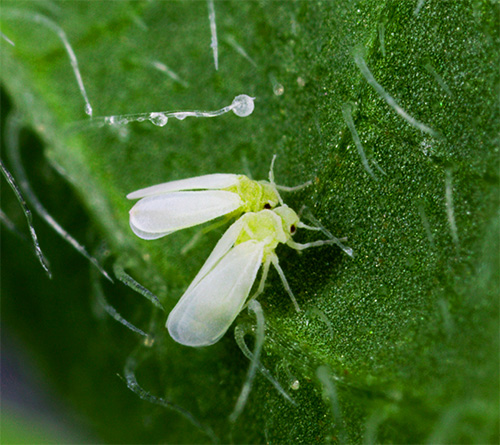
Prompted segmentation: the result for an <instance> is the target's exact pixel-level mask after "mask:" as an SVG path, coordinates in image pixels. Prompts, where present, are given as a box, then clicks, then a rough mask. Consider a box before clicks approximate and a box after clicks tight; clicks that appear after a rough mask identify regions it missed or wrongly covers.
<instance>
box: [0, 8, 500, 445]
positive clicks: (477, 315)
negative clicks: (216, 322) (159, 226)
mask: <svg viewBox="0 0 500 445" xmlns="http://www.w3.org/2000/svg"><path fill="white" fill-rule="evenodd" d="M1 8H2V17H1V29H2V33H3V34H4V35H5V36H6V37H8V38H9V39H10V40H11V41H12V42H14V44H15V46H12V45H10V44H8V43H7V42H6V41H2V51H1V62H2V69H1V81H2V85H3V87H4V88H5V90H6V92H7V94H8V96H9V97H10V100H11V101H12V106H13V109H15V110H18V111H19V112H20V113H22V116H23V119H24V125H25V128H26V129H27V130H29V132H28V131H23V133H22V134H21V142H22V156H23V159H24V163H25V164H26V169H27V170H28V176H29V178H30V180H31V181H32V186H33V188H34V189H35V192H36V193H37V194H38V197H39V198H40V199H41V201H42V202H43V203H44V204H45V205H46V207H47V208H48V209H49V212H50V213H51V214H53V215H54V216H55V217H56V219H58V220H59V221H60V222H61V224H62V225H63V226H64V227H65V228H66V229H67V230H68V231H69V232H70V233H72V234H74V236H75V238H77V239H79V240H80V241H82V242H84V244H86V245H87V246H93V249H94V250H95V252H96V255H99V257H100V258H101V259H102V261H103V262H104V265H105V267H106V268H107V270H108V271H111V270H112V269H113V264H117V265H119V267H123V268H124V270H125V271H126V272H127V273H129V274H130V275H131V276H132V277H134V279H136V280H137V281H139V282H140V283H141V284H142V285H144V286H145V287H146V288H148V289H150V290H151V291H152V292H153V293H154V294H156V295H157V296H158V298H159V299H160V301H161V304H162V305H163V306H164V307H165V309H166V312H169V311H170V310H171V309H172V308H173V306H174V305H175V303H176V301H177V300H178V298H179V297H180V296H181V295H182V293H183V291H184V290H185V289H186V287H187V286H188V285H189V283H190V280H192V278H193V277H194V275H195V274H196V272H197V270H198V269H199V268H200V267H201V265H202V264H203V261H204V260H205V258H206V257H207V256H208V255H209V253H210V251H211V249H212V248H213V246H214V245H215V243H216V242H217V240H218V238H219V237H220V236H221V235H222V233H223V230H224V229H221V230H217V231H214V232H211V233H208V234H206V235H205V236H204V237H203V238H202V241H201V242H199V243H198V244H197V245H196V247H195V248H194V249H192V250H191V251H190V252H189V253H188V254H187V255H181V253H180V252H181V249H182V247H183V246H184V245H185V244H186V243H187V242H188V241H189V240H190V239H191V238H192V237H193V236H194V235H195V234H196V233H197V231H198V230H199V228H195V229H192V230H186V231H183V232H179V233H175V234H172V235H170V236H168V237H165V238H162V239H159V240H154V241H143V240H140V239H138V238H137V237H135V236H134V235H133V233H132V232H131V231H130V229H129V227H128V210H129V209H130V207H131V204H132V203H131V202H130V201H128V200H127V199H126V198H125V196H126V194H127V193H129V192H131V191H133V190H136V189H139V188H142V187H146V186H149V185H153V184H157V183H161V182H166V181H169V180H174V179H181V178H187V177H192V176H196V175H201V174H210V173H222V172H228V173H244V174H248V175H251V176H252V177H253V178H255V179H264V178H266V177H267V172H268V169H269V164H270V161H271V158H272V155H273V154H277V155H278V158H277V162H276V167H275V175H276V180H277V182H278V183H280V184H286V185H295V184H300V183H303V182H305V181H307V180H310V179H313V181H314V184H313V185H312V186H310V187H308V188H306V189H304V190H302V191H300V192H297V193H293V194H292V193H290V194H286V196H285V202H286V203H287V204H289V205H290V206H291V207H292V208H294V209H296V210H297V211H298V210H300V209H301V208H302V206H304V205H305V206H307V207H308V208H309V210H310V212H311V213H312V214H313V215H314V216H315V217H316V218H317V219H318V220H320V221H321V223H322V225H323V226H324V227H325V228H326V229H327V230H329V231H330V232H332V233H333V234H334V235H336V236H338V237H339V238H341V237H347V238H348V241H346V244H347V245H349V246H350V247H351V248H352V249H353V251H354V257H353V258H350V257H348V256H347V255H345V254H344V253H343V252H342V251H341V250H340V249H338V248H336V247H335V248H334V247H329V246H327V247H322V248H317V249H310V250H307V251H305V252H304V253H303V254H301V255H298V254H296V253H295V252H293V251H292V250H291V249H289V248H287V247H279V248H278V251H277V252H278V255H279V258H280V264H281V265H282V267H283V269H284V272H285V274H286V276H287V278H288V280H289V282H290V286H291V288H292V289H293V290H294V293H295V295H296V297H297V300H298V302H299V304H300V306H301V308H302V312H301V313H299V314H297V313H296V312H295V310H294V308H293V305H292V304H291V302H290V301H289V298H288V296H287V294H286V292H285V290H284V289H283V288H282V285H281V283H280V280H279V277H278V276H277V274H275V273H271V274H270V277H269V279H268V282H267V286H266V289H265V292H264V294H263V295H262V296H261V297H260V299H259V301H260V303H261V304H262V307H263V310H264V314H265V318H266V337H265V343H264V349H263V356H262V357H261V360H262V363H263V365H264V366H265V367H266V368H267V369H268V370H269V372H270V373H271V375H272V376H274V378H275V379H276V380H277V381H278V382H279V383H280V384H281V386H282V387H283V388H284V390H285V391H286V392H287V393H288V394H289V395H290V396H291V397H292V398H293V399H294V401H295V405H294V404H291V403H290V402H288V401H287V400H285V398H284V397H283V396H282V395H281V394H280V393H279V392H278V391H277V390H276V389H275V388H274V386H273V385H272V384H271V383H270V382H268V381H267V380H266V379H265V378H263V376H262V375H261V374H259V375H258V376H257V378H256V380H255V382H254V386H253V390H252V392H251V394H250V397H249V400H248V403H247V405H246V406H245V409H244V411H243V414H242V415H241V416H240V417H239V418H238V420H237V421H236V423H234V424H232V423H231V422H230V421H229V420H228V417H229V415H230V414H231V412H232V410H233V408H234V405H235V403H236V400H237V398H238V395H239V392H240V390H241V387H242V385H243V382H244V379H245V375H246V370H247V368H248V366H249V362H248V360H247V359H246V358H245V356H244V355H243V354H242V352H241V351H240V349H239V348H238V346H237V344H236V342H235V340H234V335H233V332H232V331H233V328H231V329H230V330H229V332H228V333H227V334H226V336H225V337H224V338H223V339H222V340H221V341H220V342H219V343H217V344H216V345H214V346H211V347H207V348H201V349H192V348H188V347H185V346H182V345H179V344H176V343H174V342H173V340H171V339H170V337H169V336H168V333H167V331H166V329H165V328H164V323H165V319H166V314H165V313H164V312H162V311H161V310H159V309H158V308H156V307H155V306H153V305H152V304H151V302H150V301H148V300H146V299H145V298H143V297H142V296H140V295H139V294H136V293H134V292H132V291H131V290H130V289H128V288H127V287H125V286H124V285H122V284H120V283H118V282H115V283H114V284H110V283H104V280H103V279H102V278H101V277H99V274H98V272H96V270H95V268H94V267H93V266H90V265H88V263H85V262H84V261H83V260H82V259H80V257H77V254H76V253H75V252H74V251H72V250H70V249H69V248H68V247H66V246H65V245H64V243H63V242H62V241H59V240H58V239H57V238H56V237H55V235H52V234H51V233H49V231H48V230H45V228H40V233H39V240H40V244H41V247H42V249H43V250H44V252H45V254H46V255H47V256H48V258H49V260H51V261H52V263H53V264H52V266H53V269H54V270H53V275H54V277H55V278H54V280H53V281H52V282H49V281H48V279H47V278H46V277H45V276H44V275H43V271H42V270H41V267H40V265H39V264H38V263H37V262H36V261H37V260H36V258H35V257H34V255H33V254H32V252H31V251H30V247H29V245H26V246H24V247H19V241H18V240H16V239H15V238H12V237H7V236H6V237H4V238H5V242H4V247H3V249H2V254H3V259H4V262H3V267H2V295H3V299H2V300H3V306H4V307H3V309H4V311H3V312H4V315H3V318H4V319H5V321H6V324H7V326H8V327H9V328H10V329H11V330H12V332H14V333H15V334H16V335H17V336H19V337H20V338H22V339H23V340H24V342H25V343H26V344H28V345H29V346H28V347H29V349H31V350H32V351H33V353H34V354H35V355H36V356H37V357H38V361H39V362H40V364H41V367H42V369H43V370H44V373H45V374H46V375H47V376H48V377H49V378H50V379H51V381H52V382H53V384H54V386H55V387H56V388H57V390H58V392H59V393H60V394H61V395H62V397H63V398H65V399H66V400H68V401H70V402H71V403H72V405H73V406H74V407H75V408H76V409H77V410H78V411H79V412H81V413H83V414H84V415H85V416H86V418H87V419H88V422H90V424H91V425H92V426H91V427H90V428H91V429H92V430H93V431H94V432H95V433H96V434H97V435H99V437H100V439H101V440H103V441H106V442H113V443H119V442H143V443H145V442H169V443H176V442H183V443H193V442H196V443H200V442H210V441H211V440H212V439H213V436H212V435H211V434H212V433H211V431H213V434H214V435H215V436H216V437H217V438H218V440H219V441H220V442H223V443H227V442H234V443H263V442H267V443H308V444H309V443H316V442H318V443H325V442H334V443H335V442H356V443H358V442H365V443H373V442H382V443H405V442H413V443H417V442H419V443H421V442H429V443H463V442H474V443H495V442H497V441H498V427H499V425H498V406H499V405H498V402H499V400H498V394H499V372H498V369H499V360H498V358H499V357H498V348H499V342H498V327H499V325H498V295H499V293H500V289H499V281H500V279H499V270H500V268H499V265H500V262H499V249H500V243H499V233H500V232H499V229H500V227H499V211H498V209H499V196H500V190H499V174H498V172H499V170H498V161H499V159H498V151H499V148H498V147H499V142H500V141H499V134H500V132H499V113H498V110H499V103H498V97H499V94H498V93H499V91H500V90H499V72H498V66H499V62H500V57H499V44H500V42H499V40H500V38H499V37H498V29H499V25H500V23H499V16H500V14H499V13H500V11H499V5H498V3H497V2H494V1H486V0H483V1H481V0H478V1H471V2H468V1H462V2H430V1H422V0H419V1H405V2H400V1H387V2H379V1H368V0H366V1H359V2H356V3H355V2H351V1H346V0H342V1H335V2H328V1H327V2H312V1H298V2H267V1H260V2H241V1H240V2H238V1H224V2H222V1H216V2H215V11H216V23H217V35H218V40H219V47H218V53H219V70H218V71H215V68H214V62H213V55H212V51H211V47H210V43H211V36H210V26H209V18H208V11H209V9H208V7H207V3H206V2H99V1H95V2H90V3H87V2H51V1H47V2H18V1H16V2H10V1H4V2H2V5H1ZM40 16H43V17H46V18H48V19H50V20H51V22H50V23H52V22H53V23H55V24H57V26H59V27H60V28H61V29H62V30H64V32H65V34H66V36H67V39H68V41H69V42H70V44H71V45H72V48H73V50H74V53H75V55H76V57H77V59H78V65H79V68H80V71H81V77H82V80H83V84H84V86H85V89H86V93H87V95H88V98H89V100H90V103H91V105H92V108H93V112H94V116H110V115H124V114H131V113H140V112H156V111H164V110H167V111H170V110H171V111H179V110H182V111H185V110H217V109H220V108H223V107H224V106H227V105H229V104H230V103H231V102H232V100H233V98H234V97H235V96H236V95H238V94H242V93H244V94H248V95H250V96H255V97H256V101H255V111H254V112H253V114H252V115H251V116H249V117H246V118H240V117H237V116H235V115H234V114H232V113H228V114H224V115H221V116H219V117H216V118H186V119H185V120H176V119H173V118H171V119H170V120H169V121H168V123H167V124H166V125H165V126H163V127H159V126H155V125H153V124H152V123H150V122H135V123H130V124H128V125H126V126H121V127H113V126H99V125H96V123H95V121H94V122H93V121H89V119H88V118H87V117H86V115H85V113H84V107H85V102H84V98H83V96H82V94H81V92H80V90H79V88H78V84H77V81H76V79H75V76H74V73H73V71H72V67H71V64H70V59H69V58H68V54H67V53H66V51H65V48H64V46H63V44H62V42H61V40H60V39H59V38H58V36H57V33H56V32H54V28H53V27H52V28H51V25H50V26H48V25H47V22H46V21H45V19H40ZM234 42H236V43H237V45H239V46H240V47H241V48H243V49H244V51H245V52H246V53H247V54H248V55H249V56H250V57H251V59H252V61H253V63H252V62H251V61H249V60H247V59H246V58H245V57H243V56H242V55H241V54H240V53H239V52H238V51H237V49H236V47H235V44H234ZM158 63H161V64H164V65H166V66H167V67H168V68H169V69H170V70H172V71H174V72H175V73H176V74H177V76H178V77H179V79H181V80H180V81H178V80H176V79H175V78H172V77H170V76H169V75H167V74H166V72H165V70H163V71H162V70H161V69H158V67H160V68H161V65H158ZM155 64H156V65H155ZM155 66H156V68H155ZM375 83H376V84H378V85H379V86H380V87H377V86H376V84H375ZM389 97H390V98H392V99H389ZM349 116H351V118H352V122H351V120H350V119H349ZM4 118H5V115H4ZM416 122H417V123H420V124H421V125H419V124H417V123H416ZM4 127H5V126H4V125H2V128H4ZM422 130H423V131H422ZM8 131H9V130H8ZM10 131H12V130H10ZM356 134H357V135H358V137H359V143H358V144H356V141H355V139H356V136H355V135H356ZM7 136H9V134H7ZM40 145H42V146H43V157H42V156H40V149H39V146H40ZM360 147H362V150H363V152H362V153H363V154H360V153H361V148H360ZM37 150H38V151H37ZM2 155H3V154H2ZM363 156H365V157H366V159H365V160H364V159H363ZM50 166H54V167H57V170H58V171H63V172H64V180H65V181H68V182H69V183H70V184H71V186H72V189H71V190H69V189H68V187H67V186H66V185H65V183H64V181H63V180H61V179H60V178H58V177H57V175H56V174H55V173H54V171H53V170H51V169H50ZM3 196H4V200H3V202H2V206H3V210H4V212H5V213H6V214H7V215H9V217H10V218H11V219H12V220H13V221H14V222H15V223H17V224H18V225H19V227H21V228H22V227H24V226H23V224H25V222H24V220H23V219H22V215H20V214H19V213H20V211H19V209H18V208H17V206H16V202H15V199H14V197H13V196H11V194H10V193H9V192H6V193H4V195H3ZM75 197H77V198H78V200H77V199H75ZM35 226H36V227H37V229H38V226H42V223H41V221H40V220H35ZM23 230H24V229H23ZM313 239H315V234H314V233H308V232H306V233H298V234H297V240H299V241H302V242H306V241H310V240H313ZM102 242H104V243H105V250H106V252H105V253H103V252H102V251H103V249H102V244H101V243H102ZM7 258H8V259H9V260H8V262H7V263H6V261H5V260H6V259H7ZM89 268H91V269H92V270H91V273H90V275H89V272H88V270H89ZM27 276H28V277H29V282H26V277H27ZM100 287H102V288H103V289H102V290H103V295H104V296H105V298H106V299H107V301H108V303H109V304H110V305H112V306H113V307H114V308H116V310H117V311H118V312H119V313H120V314H121V316H123V317H124V318H125V319H126V320H128V321H129V322H131V323H133V324H134V325H135V326H137V327H139V328H140V329H141V330H143V331H145V332H147V333H148V334H150V337H148V338H146V339H144V338H143V337H141V336H140V335H137V334H135V333H133V332H131V331H129V330H127V329H126V328H125V327H124V326H123V325H121V324H118V323H117V322H116V321H115V320H113V319H112V318H111V317H109V316H107V315H106V314H105V313H104V312H103V310H102V308H100V309H99V306H98V305H96V304H95V303H96V295H97V294H99V292H100ZM21 303H22V304H21ZM235 326H237V327H239V329H241V330H243V331H244V332H247V335H246V336H245V339H246V340H247V342H248V343H249V347H250V349H252V338H253V334H252V329H253V327H254V326H255V320H254V318H253V316H252V315H251V314H247V313H246V311H244V312H243V313H242V314H241V315H240V317H239V318H238V319H237V321H236V323H235ZM132 365H134V366H132ZM126 366H127V367H126ZM127 373H128V374H127ZM116 374H119V375H120V376H121V377H122V379H124V380H122V379H119V378H117V377H116ZM127 375H129V376H130V375H133V376H134V377H135V378H136V380H137V384H138V385H140V387H141V388H143V389H144V391H145V392H144V393H141V395H142V396H143V398H145V399H147V400H141V399H140V398H139V397H138V395H137V394H134V393H132V392H130V391H129V390H128V389H127V385H126V381H125V380H126V376H127ZM128 383H129V386H133V385H131V384H130V380H129V382H128ZM135 389H136V390H137V387H135ZM153 397H154V398H153ZM160 399H161V400H160ZM151 402H153V403H151ZM170 403H173V404H175V405H176V406H178V407H180V408H182V410H185V411H186V412H188V413H190V414H189V416H192V417H193V418H194V419H196V420H195V421H194V425H195V426H193V423H192V422H191V421H190V419H189V418H188V417H189V416H186V415H183V414H180V413H179V412H178V411H175V410H171V409H169V408H168V407H165V405H169V404H170ZM200 425H201V426H200Z"/></svg>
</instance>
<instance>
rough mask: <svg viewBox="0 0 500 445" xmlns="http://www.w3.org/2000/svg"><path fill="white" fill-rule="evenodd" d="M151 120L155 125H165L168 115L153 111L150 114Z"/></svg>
mask: <svg viewBox="0 0 500 445" xmlns="http://www.w3.org/2000/svg"><path fill="white" fill-rule="evenodd" d="M149 121H150V122H151V123H152V124H154V125H158V126H159V127H164V126H165V125H167V122H168V117H167V116H165V115H164V114H163V113H151V114H150V115H149Z"/></svg>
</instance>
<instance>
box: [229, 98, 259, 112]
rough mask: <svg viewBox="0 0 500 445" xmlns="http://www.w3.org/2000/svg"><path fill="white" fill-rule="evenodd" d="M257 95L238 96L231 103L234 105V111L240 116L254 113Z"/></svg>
mask: <svg viewBox="0 0 500 445" xmlns="http://www.w3.org/2000/svg"><path fill="white" fill-rule="evenodd" d="M254 99H255V97H250V96H247V95H246V94H240V95H239V96H236V97H235V98H234V100H233V103H232V104H231V105H232V106H233V113H234V114H236V116H239V117H246V116H249V115H251V114H252V112H253V110H254V108H255V104H254V103H253V101H254Z"/></svg>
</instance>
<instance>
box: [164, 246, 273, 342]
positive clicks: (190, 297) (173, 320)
mask: <svg viewBox="0 0 500 445" xmlns="http://www.w3.org/2000/svg"><path fill="white" fill-rule="evenodd" d="M263 254H264V243H262V242H258V241H254V240H251V241H247V242H244V243H241V244H238V245H237V246H235V247H233V248H232V249H231V250H229V251H228V252H227V253H226V254H225V255H224V256H223V257H222V258H221V259H220V261H219V262H217V263H216V264H215V265H214V266H213V267H212V268H211V269H210V271H209V272H208V273H206V274H205V275H204V276H203V277H202V278H201V279H199V280H198V281H197V282H196V284H195V285H194V286H193V285H192V286H190V287H189V288H188V290H187V291H186V293H185V294H184V295H183V296H182V298H181V299H180V300H179V302H178V303H177V305H176V306H175V307H174V309H173V310H172V312H171V313H170V315H169V316H168V320H167V328H168V331H169V332H170V335H171V336H172V338H173V339H174V340H175V341H177V342H178V343H181V344H183V345H186V346H208V345H211V344H213V343H215V342H216V341H218V340H219V339H220V338H221V337H222V336H223V335H224V334H225V333H226V331H227V330H228V328H229V326H231V324H232V322H233V321H234V319H235V318H236V316H237V315H238V314H239V312H240V311H241V309H242V308H243V305H244V304H245V301H246V299H247V298H248V295H249V293H250V290H251V288H252V285H253V283H254V281H255V278H256V276H257V272H258V271H259V268H260V265H261V264H262V257H263ZM209 259H210V258H209ZM207 262H208V260H207ZM202 270H203V268H202ZM200 272H201V271H200ZM197 278H198V277H197Z"/></svg>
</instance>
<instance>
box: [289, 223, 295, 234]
mask: <svg viewBox="0 0 500 445" xmlns="http://www.w3.org/2000/svg"><path fill="white" fill-rule="evenodd" d="M296 230H297V227H295V224H292V225H291V226H290V233H295V231H296Z"/></svg>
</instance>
